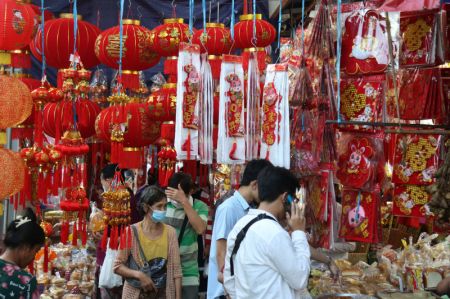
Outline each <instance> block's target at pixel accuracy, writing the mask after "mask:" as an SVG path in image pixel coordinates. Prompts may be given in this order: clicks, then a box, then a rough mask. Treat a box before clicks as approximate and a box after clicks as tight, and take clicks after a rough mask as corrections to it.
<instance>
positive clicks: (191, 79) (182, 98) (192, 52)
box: [175, 43, 201, 160]
mask: <svg viewBox="0 0 450 299" xmlns="http://www.w3.org/2000/svg"><path fill="white" fill-rule="evenodd" d="M200 67H201V64H200V47H199V46H198V45H189V44H186V43H182V44H181V45H180V53H179V59H178V80H177V81H178V82H177V99H179V100H178V101H177V115H176V122H175V124H176V127H175V131H176V134H175V150H176V152H177V157H178V159H179V160H196V159H197V155H198V122H199V118H198V117H199V94H200V74H199V71H200Z"/></svg>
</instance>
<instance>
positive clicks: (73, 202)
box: [60, 187, 89, 246]
mask: <svg viewBox="0 0 450 299" xmlns="http://www.w3.org/2000/svg"><path fill="white" fill-rule="evenodd" d="M60 207H61V210H62V211H64V216H63V219H62V224H61V234H60V235H61V243H63V244H67V242H68V240H69V233H70V226H71V222H73V225H72V245H73V246H78V240H80V241H81V244H82V245H83V246H85V245H86V242H87V212H88V210H89V199H88V198H87V194H86V191H85V189H84V188H82V187H75V188H69V189H66V192H65V198H64V199H63V200H61V202H60Z"/></svg>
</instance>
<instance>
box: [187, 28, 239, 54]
mask: <svg viewBox="0 0 450 299" xmlns="http://www.w3.org/2000/svg"><path fill="white" fill-rule="evenodd" d="M192 43H194V44H197V45H199V46H200V50H201V52H202V53H205V52H207V53H208V54H209V55H222V54H228V52H229V51H230V49H231V34H230V30H229V29H228V28H225V26H224V25H223V24H221V23H207V24H206V31H205V30H198V31H197V32H195V33H194V36H193V38H192Z"/></svg>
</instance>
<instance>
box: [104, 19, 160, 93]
mask: <svg viewBox="0 0 450 299" xmlns="http://www.w3.org/2000/svg"><path fill="white" fill-rule="evenodd" d="M140 24H141V23H140V21H138V20H128V19H126V20H123V49H122V51H123V52H122V69H123V72H122V84H123V85H124V87H126V88H132V89H138V88H139V74H138V71H141V70H145V69H148V68H150V67H152V66H154V65H156V64H158V62H159V56H158V55H157V54H156V53H154V52H152V51H151V48H150V36H151V31H150V30H148V29H147V28H145V27H142V26H140ZM119 32H120V28H119V26H115V27H112V28H109V29H107V30H105V31H103V32H102V33H101V34H100V35H99V36H98V37H97V40H96V42H95V55H96V56H97V57H98V59H99V60H100V61H101V62H102V63H103V64H105V65H107V66H109V67H112V68H114V69H118V68H119V64H118V61H119V53H120V35H119Z"/></svg>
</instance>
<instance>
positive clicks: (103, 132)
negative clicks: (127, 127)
mask: <svg viewBox="0 0 450 299" xmlns="http://www.w3.org/2000/svg"><path fill="white" fill-rule="evenodd" d="M115 112H116V109H115V107H112V106H111V107H108V108H106V109H103V110H102V111H101V112H100V113H99V114H98V115H97V118H96V119H95V133H96V135H97V138H98V139H100V140H101V141H103V142H110V141H111V131H112V119H113V115H114V113H115Z"/></svg>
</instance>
